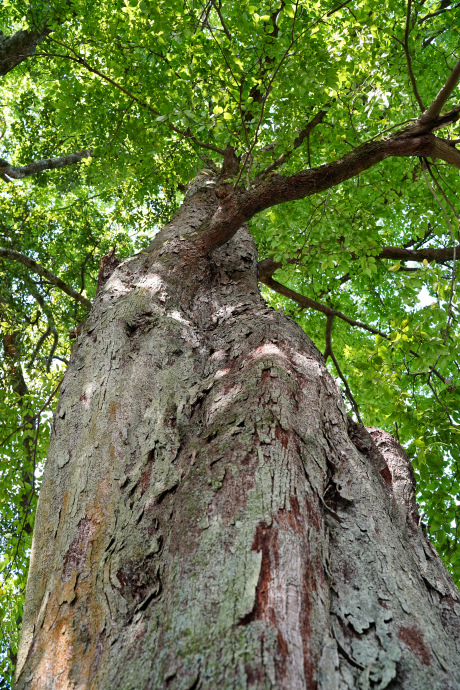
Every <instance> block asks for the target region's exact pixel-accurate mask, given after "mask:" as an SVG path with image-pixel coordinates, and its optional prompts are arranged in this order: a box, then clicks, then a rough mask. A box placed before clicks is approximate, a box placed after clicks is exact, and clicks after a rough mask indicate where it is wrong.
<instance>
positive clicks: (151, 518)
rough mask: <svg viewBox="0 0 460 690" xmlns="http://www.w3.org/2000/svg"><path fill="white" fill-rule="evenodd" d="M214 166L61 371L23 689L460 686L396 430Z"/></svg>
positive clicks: (106, 291)
mask: <svg viewBox="0 0 460 690" xmlns="http://www.w3.org/2000/svg"><path fill="white" fill-rule="evenodd" d="M212 186H213V185H212V183H211V182H210V181H209V180H207V179H206V177H204V181H203V179H202V180H201V186H200V181H198V182H197V184H196V185H195V186H192V188H191V189H190V190H189V192H188V198H187V199H186V201H185V203H184V205H183V207H182V208H181V209H180V210H179V212H178V213H177V215H176V216H175V218H174V219H173V220H172V222H171V223H170V224H169V226H167V227H166V228H164V230H163V231H162V232H161V233H160V234H159V235H158V236H157V237H156V238H155V240H154V242H153V243H152V245H151V247H150V248H149V249H148V250H147V251H144V252H141V253H140V254H138V255H137V256H135V257H133V258H131V259H129V260H127V261H125V262H124V263H123V264H121V265H120V266H119V267H118V268H117V269H116V270H115V272H114V273H113V274H112V275H111V277H110V278H109V280H108V281H107V282H106V284H105V285H104V287H103V289H102V290H101V292H100V294H99V295H98V296H97V298H96V301H95V304H94V306H93V309H92V312H91V314H90V316H89V318H88V320H87V321H86V323H85V324H84V326H83V329H82V332H81V334H80V335H79V337H78V339H77V341H76V344H75V347H74V350H73V353H72V358H71V363H70V366H69V370H68V372H67V375H66V378H65V381H64V383H63V386H62V394H61V398H60V401H59V405H58V409H57V412H56V417H55V425H54V433H53V438H52V442H51V448H50V452H49V458H48V461H47V465H46V470H45V477H44V482H43V487H42V491H41V495H40V501H39V510H38V514H37V521H36V531H35V540H34V546H33V553H32V564H31V570H30V576H29V583H28V590H27V603H26V610H25V615H24V622H23V628H22V641H21V648H20V657H19V662H18V671H17V672H18V679H17V685H16V688H17V689H18V690H19V689H26V688H27V689H30V688H35V689H37V690H38V689H39V690H51V689H56V690H57V689H61V688H62V689H64V688H65V689H69V688H72V689H76V688H110V689H111V690H112V689H114V688H119V689H120V690H140V689H145V690H146V689H147V688H175V689H176V688H177V689H179V688H180V689H183V690H185V689H191V688H209V689H211V688H217V687H219V688H223V689H226V688H247V687H250V688H289V689H297V688H299V689H303V688H306V689H308V690H310V689H313V688H316V689H318V690H341V689H347V688H349V689H352V688H353V689H354V688H362V689H365V688H381V689H383V688H393V689H395V688H404V689H406V688H407V690H409V689H410V690H426V689H427V688H433V689H439V690H441V689H442V690H448V689H450V690H455V688H458V687H460V648H459V645H460V641H459V640H460V625H459V622H460V616H459V614H460V602H459V593H458V591H457V590H456V588H455V586H454V585H453V583H452V581H451V579H450V577H449V575H448V574H447V572H446V570H445V568H444V566H443V565H442V563H441V562H440V560H439V558H438V556H437V554H436V552H435V551H434V549H433V548H432V547H431V546H430V543H429V541H428V540H427V538H426V536H425V534H424V532H423V530H422V529H421V527H420V524H419V518H418V515H417V510H416V506H415V503H414V481H413V475H412V472H411V469H410V465H409V463H408V460H407V458H406V456H405V455H404V452H403V451H402V450H401V448H400V447H399V446H398V445H397V444H396V442H395V441H394V440H393V439H392V437H391V436H389V435H388V434H386V433H384V432H381V431H379V430H371V433H370V434H369V433H368V432H367V431H366V430H365V429H364V428H363V427H358V426H356V425H354V424H353V423H350V422H349V421H348V420H347V416H346V413H345V409H344V406H343V403H342V400H341V396H340V394H339V392H338V390H337V388H336V386H335V383H334V381H333V379H332V377H331V376H330V375H329V374H328V372H327V371H326V368H325V366H324V363H323V361H322V358H321V355H320V353H319V352H318V351H317V349H316V348H315V346H314V345H313V344H312V343H311V341H310V340H309V339H308V338H307V337H306V336H305V334H304V333H303V332H302V330H301V329H300V327H299V326H298V325H296V324H295V323H294V322H293V321H292V320H290V319H288V318H287V317H285V316H284V315H283V314H280V313H278V312H276V311H273V310H272V309H270V308H268V307H267V306H266V304H265V303H264V302H263V300H262V299H261V297H260V294H259V290H258V286H257V273H256V251H255V247H254V244H253V242H252V239H251V236H250V234H249V233H248V231H247V230H246V229H245V228H241V229H240V230H239V231H238V232H237V234H236V235H235V236H234V237H233V239H231V240H230V242H228V243H227V244H225V245H224V246H222V247H220V248H219V249H217V250H215V251H214V252H213V253H212V254H211V255H210V256H206V254H205V253H200V251H199V249H197V248H199V246H200V244H201V246H202V244H203V243H200V242H198V241H197V239H198V238H199V234H200V232H202V229H203V228H205V227H206V222H207V221H208V219H209V218H210V217H211V216H212V214H213V213H214V211H215V208H216V204H217V200H216V197H215V194H214V191H213V189H212Z"/></svg>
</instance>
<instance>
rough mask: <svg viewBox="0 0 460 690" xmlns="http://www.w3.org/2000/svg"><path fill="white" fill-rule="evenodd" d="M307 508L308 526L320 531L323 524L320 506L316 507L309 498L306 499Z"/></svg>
mask: <svg viewBox="0 0 460 690" xmlns="http://www.w3.org/2000/svg"><path fill="white" fill-rule="evenodd" d="M305 507H306V509H307V517H308V524H309V525H313V527H314V528H315V529H317V530H318V531H320V530H321V525H322V522H321V515H320V513H319V508H318V506H316V505H315V504H314V503H313V501H311V500H310V499H309V498H307V497H305Z"/></svg>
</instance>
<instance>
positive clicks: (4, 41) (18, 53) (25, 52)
mask: <svg viewBox="0 0 460 690" xmlns="http://www.w3.org/2000/svg"><path fill="white" fill-rule="evenodd" d="M50 33H51V30H50V29H48V28H44V29H42V30H41V31H36V30H32V31H22V30H21V31H16V33H14V34H12V35H11V36H4V35H3V33H2V32H1V31H0V77H3V76H5V74H8V72H10V71H11V70H12V69H13V68H14V67H16V65H19V64H20V63H21V62H24V60H27V58H29V57H31V56H32V55H33V54H34V53H35V49H36V47H37V46H38V44H39V43H41V41H43V39H44V38H46V37H47V36H49V34H50Z"/></svg>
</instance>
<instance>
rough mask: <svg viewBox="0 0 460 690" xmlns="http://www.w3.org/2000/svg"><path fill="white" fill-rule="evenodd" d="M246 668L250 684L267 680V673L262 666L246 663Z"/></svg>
mask: <svg viewBox="0 0 460 690" xmlns="http://www.w3.org/2000/svg"><path fill="white" fill-rule="evenodd" d="M244 670H245V672H246V678H247V681H248V685H256V684H260V683H263V681H264V680H265V674H264V673H263V671H262V670H261V669H260V668H252V666H251V665H250V664H245V667H244Z"/></svg>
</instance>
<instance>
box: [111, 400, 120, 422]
mask: <svg viewBox="0 0 460 690" xmlns="http://www.w3.org/2000/svg"><path fill="white" fill-rule="evenodd" d="M119 408H120V403H119V402H114V401H113V400H112V402H111V403H110V405H109V415H110V419H111V420H112V421H113V420H114V419H115V415H116V413H117V410H118V409H119Z"/></svg>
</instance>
